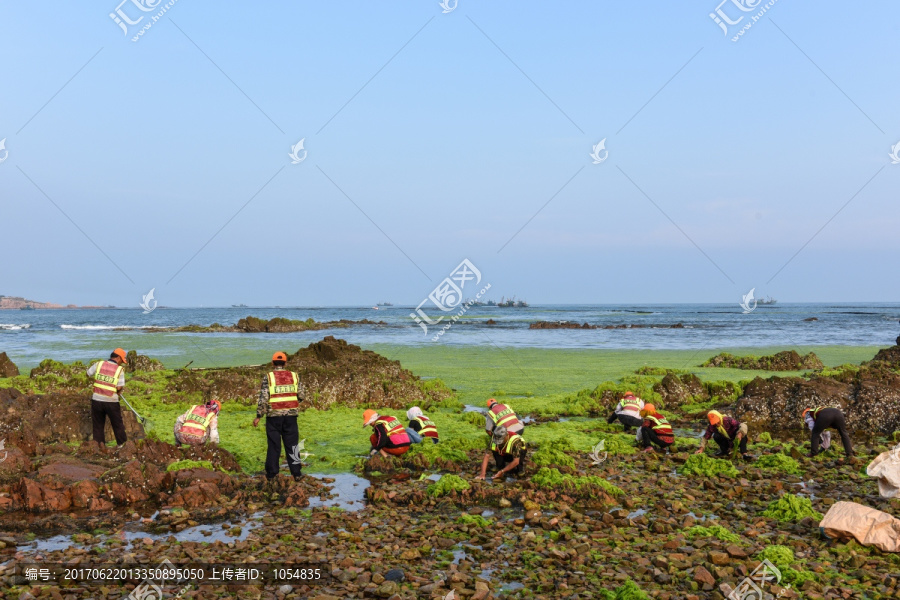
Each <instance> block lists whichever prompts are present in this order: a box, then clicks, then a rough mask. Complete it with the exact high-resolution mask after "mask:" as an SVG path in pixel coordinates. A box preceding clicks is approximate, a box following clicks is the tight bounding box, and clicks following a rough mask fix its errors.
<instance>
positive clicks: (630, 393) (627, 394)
mask: <svg viewBox="0 0 900 600" xmlns="http://www.w3.org/2000/svg"><path fill="white" fill-rule="evenodd" d="M624 397H625V398H634V392H632V391H631V390H629V391H627V392H625V396H624Z"/></svg>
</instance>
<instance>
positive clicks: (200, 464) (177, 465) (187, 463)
mask: <svg viewBox="0 0 900 600" xmlns="http://www.w3.org/2000/svg"><path fill="white" fill-rule="evenodd" d="M182 469H209V470H210V471H215V469H216V468H215V467H214V466H213V464H212V463H211V462H209V461H208V460H179V461H175V462H173V463H172V464H170V465H169V466H168V467H166V471H181V470H182Z"/></svg>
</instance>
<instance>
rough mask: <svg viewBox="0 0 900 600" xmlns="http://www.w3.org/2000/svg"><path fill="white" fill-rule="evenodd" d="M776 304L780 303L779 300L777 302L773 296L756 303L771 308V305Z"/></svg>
mask: <svg viewBox="0 0 900 600" xmlns="http://www.w3.org/2000/svg"><path fill="white" fill-rule="evenodd" d="M776 302H778V300H776V299H775V298H773V297H772V296H766V297H765V298H762V299H760V300H757V301H756V303H757V304H759V305H760V306H771V305H773V304H775V303H776Z"/></svg>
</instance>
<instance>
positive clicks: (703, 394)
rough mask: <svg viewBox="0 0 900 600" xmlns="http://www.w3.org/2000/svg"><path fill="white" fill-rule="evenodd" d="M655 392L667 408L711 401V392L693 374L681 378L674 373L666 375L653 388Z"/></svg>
mask: <svg viewBox="0 0 900 600" xmlns="http://www.w3.org/2000/svg"><path fill="white" fill-rule="evenodd" d="M653 390H654V391H655V392H657V393H658V394H660V395H661V396H662V398H663V402H664V405H665V407H666V408H673V407H676V406H680V405H682V404H685V403H688V402H704V401H706V400H709V392H708V391H707V389H706V387H705V386H704V385H703V382H702V381H700V378H699V377H697V376H696V375H694V374H693V373H686V374H684V375H681V376H680V377H679V376H678V375H676V374H675V373H672V372H669V373H666V375H665V377H663V378H662V381H660V382H659V383H657V384H656V385H654V386H653Z"/></svg>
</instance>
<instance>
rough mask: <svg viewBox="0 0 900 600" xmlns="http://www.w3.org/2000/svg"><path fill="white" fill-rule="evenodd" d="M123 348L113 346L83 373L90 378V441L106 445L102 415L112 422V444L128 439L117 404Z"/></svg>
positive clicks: (122, 375)
mask: <svg viewBox="0 0 900 600" xmlns="http://www.w3.org/2000/svg"><path fill="white" fill-rule="evenodd" d="M126 356H127V355H126V354H125V351H124V350H122V349H121V348H116V349H115V350H113V352H112V354H110V355H109V358H108V359H107V360H101V361H99V362H96V363H94V364H92V365H91V366H90V368H89V369H88V370H87V376H88V377H90V378H92V379H93V380H94V388H93V394H92V395H91V426H92V428H93V432H94V441H95V442H97V443H98V444H100V446H106V418H107V417H109V423H110V425H112V430H113V435H115V436H116V445H118V446H121V445H122V444H124V443H125V442H126V441H128V436H127V435H126V433H125V422H124V421H123V420H122V407H121V406H120V405H119V394H120V393H121V392H122V390H124V389H125V357H126Z"/></svg>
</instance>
